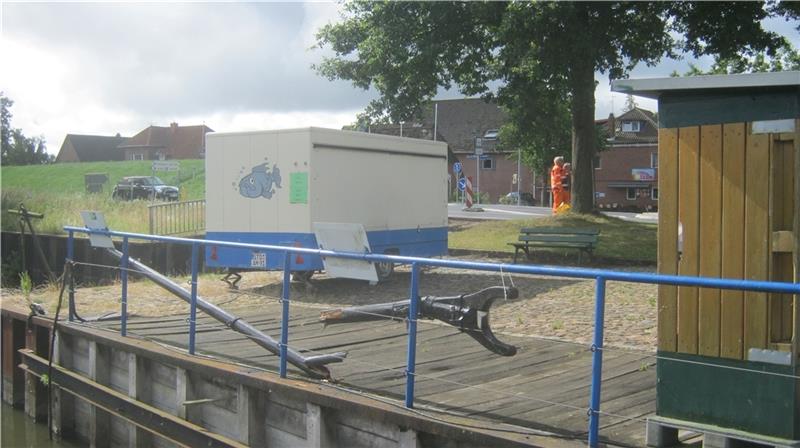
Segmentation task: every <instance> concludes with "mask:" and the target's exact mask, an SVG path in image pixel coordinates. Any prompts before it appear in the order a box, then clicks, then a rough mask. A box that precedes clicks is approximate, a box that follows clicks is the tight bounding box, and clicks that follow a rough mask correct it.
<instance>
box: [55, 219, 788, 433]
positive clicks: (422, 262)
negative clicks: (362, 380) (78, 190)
mask: <svg viewBox="0 0 800 448" xmlns="http://www.w3.org/2000/svg"><path fill="white" fill-rule="evenodd" d="M64 230H66V231H67V232H68V234H69V238H68V240H67V244H68V247H67V261H68V262H72V261H73V259H72V258H73V254H74V250H73V244H74V238H73V234H74V233H75V232H78V233H86V234H103V235H109V236H115V237H121V238H123V253H124V254H125V255H126V256H124V257H123V258H122V260H121V261H120V267H121V268H123V269H122V272H123V273H124V272H125V269H124V268H125V266H126V263H127V245H128V244H127V243H128V239H130V238H133V239H141V240H148V241H168V242H173V243H180V244H190V245H192V302H191V317H190V327H189V351H190V353H194V349H195V347H194V345H195V313H196V310H195V307H196V301H197V270H198V266H197V265H198V263H197V256H198V252H199V250H198V249H199V247H201V246H208V245H212V246H221V247H232V248H242V249H258V250H262V251H274V252H277V253H283V254H284V256H285V259H284V267H283V293H282V306H283V308H282V318H281V338H280V376H281V377H282V378H285V377H286V348H287V344H288V337H289V300H290V299H289V281H290V267H291V255H292V254H308V255H319V256H321V257H334V258H345V259H351V260H363V261H369V262H391V263H398V264H410V265H411V285H410V287H409V299H410V306H409V310H408V323H409V324H408V352H407V365H406V393H405V405H406V406H407V407H409V408H412V407H413V406H414V380H415V365H416V337H417V307H418V302H419V293H418V288H419V269H420V267H422V266H431V267H448V268H456V269H468V270H479V271H492V272H500V273H514V274H534V275H546V276H558V277H566V278H583V279H594V280H595V282H596V283H595V323H594V337H593V341H592V346H591V350H592V352H593V353H592V380H591V390H590V397H589V409H588V410H587V413H588V414H589V446H591V447H596V446H597V445H598V443H599V429H600V413H601V412H600V404H601V385H602V368H603V329H604V324H605V287H606V282H607V281H620V282H630V283H653V284H661V285H675V286H693V287H701V288H714V289H733V290H744V291H758V292H770V293H782V294H800V283H782V282H767V281H756V280H739V279H722V278H710V277H687V276H678V275H663V274H651V273H639V272H621V271H610V270H604V269H584V268H563V267H551V266H535V265H516V264H504V263H483V262H472V261H458V260H446V259H432V258H419V257H404V256H398V255H383V254H365V253H353V252H336V251H331V250H323V249H308V248H301V247H288V246H274V245H264V244H245V243H234V242H230V241H214V240H196V239H190V238H178V237H168V236H157V235H145V234H138V233H129V232H116V231H98V230H91V229H87V228H84V227H71V226H67V227H64ZM121 277H122V283H123V288H122V313H123V314H122V320H121V333H122V334H123V335H124V334H126V331H127V329H126V325H127V316H126V307H127V297H126V296H127V276H121ZM73 299H74V296H73V290H72V289H71V290H70V304H71V305H72V303H73V302H72V300H73ZM72 309H73V308H70V310H72ZM71 317H72V314H70V318H71Z"/></svg>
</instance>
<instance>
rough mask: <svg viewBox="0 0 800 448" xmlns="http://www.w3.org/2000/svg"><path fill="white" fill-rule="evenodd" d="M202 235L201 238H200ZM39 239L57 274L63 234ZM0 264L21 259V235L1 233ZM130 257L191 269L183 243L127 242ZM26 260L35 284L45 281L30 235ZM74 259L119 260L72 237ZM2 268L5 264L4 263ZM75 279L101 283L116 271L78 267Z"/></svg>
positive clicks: (171, 269) (161, 267) (177, 270)
mask: <svg viewBox="0 0 800 448" xmlns="http://www.w3.org/2000/svg"><path fill="white" fill-rule="evenodd" d="M200 238H202V237H200ZM39 241H40V244H41V247H42V251H43V252H44V255H45V257H47V264H48V265H49V266H50V269H52V270H53V273H54V274H55V275H56V276H59V275H60V274H61V272H62V270H63V269H64V260H65V259H66V257H67V236H66V235H39ZM0 245H1V246H2V263H3V265H6V266H17V265H18V264H19V263H20V262H21V261H20V260H21V242H20V234H19V233H17V232H2V240H1V241H0ZM129 250H130V254H131V257H134V258H137V259H139V260H141V261H142V262H143V263H145V264H147V265H148V266H151V267H153V269H157V270H158V271H159V272H166V273H168V275H179V274H186V273H188V272H191V256H192V247H191V246H190V245H186V244H174V243H164V242H142V241H131V242H130V249H129ZM25 259H26V264H27V270H28V273H29V274H30V275H31V278H32V279H33V282H34V283H35V284H41V283H44V282H46V281H47V274H46V270H45V268H44V266H43V264H42V263H41V260H40V258H39V256H38V254H37V252H36V250H35V248H34V246H33V239H32V237H31V235H30V234H26V238H25ZM75 260H76V261H78V262H89V263H92V264H99V265H108V266H118V265H119V261H118V260H116V259H114V258H113V257H112V256H110V255H108V254H107V253H105V250H103V249H95V248H93V247H91V245H90V244H89V240H88V239H87V238H77V237H76V238H75ZM199 261H200V267H201V269H203V267H204V266H205V257H203V256H202V254H201V256H200V259H199ZM4 269H5V266H4ZM75 276H76V277H75V280H76V282H78V283H79V284H103V283H108V282H111V281H114V280H116V279H117V278H118V277H119V271H117V270H114V269H105V268H100V267H94V266H79V267H78V269H76V271H75Z"/></svg>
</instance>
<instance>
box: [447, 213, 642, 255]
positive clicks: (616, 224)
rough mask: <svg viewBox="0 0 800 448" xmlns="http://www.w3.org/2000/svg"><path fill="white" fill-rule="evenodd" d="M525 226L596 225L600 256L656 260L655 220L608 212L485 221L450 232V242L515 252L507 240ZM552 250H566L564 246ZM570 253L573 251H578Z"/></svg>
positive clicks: (453, 245)
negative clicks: (620, 216)
mask: <svg viewBox="0 0 800 448" xmlns="http://www.w3.org/2000/svg"><path fill="white" fill-rule="evenodd" d="M522 227H594V228H597V229H599V230H600V239H599V244H598V246H597V249H595V251H594V254H595V256H597V257H598V258H604V259H614V260H620V261H630V262H634V263H637V262H641V263H654V262H655V260H656V247H657V246H656V225H655V224H648V223H640V222H631V221H625V220H622V219H618V218H613V217H610V216H605V215H579V214H574V213H568V214H566V215H561V216H553V217H546V218H537V219H533V220H513V221H484V222H481V223H477V224H474V225H470V226H466V227H465V228H464V229H463V230H457V231H453V232H450V234H449V246H450V248H451V249H472V250H485V251H493V252H510V253H513V252H514V248H513V247H512V246H509V245H508V244H507V243H510V242H515V241H517V237H518V236H519V230H520V229H521V228H522ZM541 250H544V249H541ZM538 251H540V250H539V249H537V252H538ZM550 252H553V253H556V254H563V253H565V251H564V250H552V251H550ZM568 253H569V254H570V255H572V254H575V253H577V251H575V250H571V251H569V252H568Z"/></svg>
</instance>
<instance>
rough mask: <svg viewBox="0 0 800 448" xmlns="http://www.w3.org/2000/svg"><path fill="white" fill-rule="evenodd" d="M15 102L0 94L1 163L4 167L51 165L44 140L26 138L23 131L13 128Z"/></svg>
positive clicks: (50, 156) (50, 157)
mask: <svg viewBox="0 0 800 448" xmlns="http://www.w3.org/2000/svg"><path fill="white" fill-rule="evenodd" d="M13 105H14V101H12V100H11V99H10V98H8V97H6V96H5V94H3V92H0V156H1V157H0V163H2V164H3V165H35V164H41V163H50V162H52V161H53V159H54V157H53V156H52V155H50V154H48V153H47V148H46V147H45V143H44V139H42V138H40V137H26V136H25V135H24V134H23V133H22V130H21V129H18V128H12V127H11V117H12V114H11V106H13Z"/></svg>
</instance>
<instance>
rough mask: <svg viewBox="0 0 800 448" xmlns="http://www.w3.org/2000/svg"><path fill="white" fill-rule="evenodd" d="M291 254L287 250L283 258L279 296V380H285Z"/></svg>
mask: <svg viewBox="0 0 800 448" xmlns="http://www.w3.org/2000/svg"><path fill="white" fill-rule="evenodd" d="M291 265H292V254H291V253H290V252H289V251H288V250H287V251H286V252H285V255H284V258H283V294H282V295H281V306H282V307H283V308H282V310H281V345H280V347H281V362H280V374H281V378H286V347H287V346H288V344H289V288H290V287H291V275H292V266H291Z"/></svg>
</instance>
